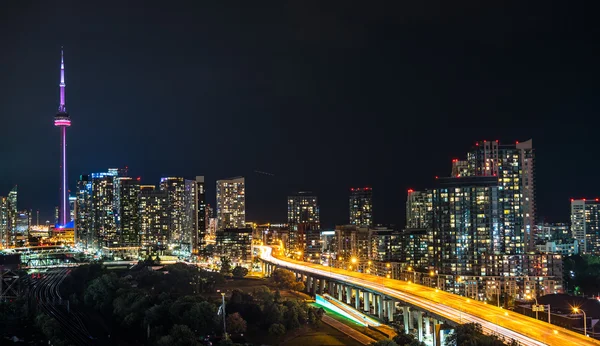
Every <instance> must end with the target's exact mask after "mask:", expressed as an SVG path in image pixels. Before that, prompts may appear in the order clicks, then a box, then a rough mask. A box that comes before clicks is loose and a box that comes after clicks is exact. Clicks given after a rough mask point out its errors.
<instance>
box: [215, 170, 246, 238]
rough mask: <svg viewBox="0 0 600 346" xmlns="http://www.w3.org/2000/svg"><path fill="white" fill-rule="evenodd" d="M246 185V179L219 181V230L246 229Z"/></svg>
mask: <svg viewBox="0 0 600 346" xmlns="http://www.w3.org/2000/svg"><path fill="white" fill-rule="evenodd" d="M245 224H246V184H245V182H244V177H235V178H230V179H222V180H217V230H222V229H226V228H244V227H245Z"/></svg>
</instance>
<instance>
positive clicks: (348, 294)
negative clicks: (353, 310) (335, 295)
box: [346, 286, 352, 306]
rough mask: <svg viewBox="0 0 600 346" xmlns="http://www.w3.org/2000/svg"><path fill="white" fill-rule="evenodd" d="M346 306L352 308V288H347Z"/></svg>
mask: <svg viewBox="0 0 600 346" xmlns="http://www.w3.org/2000/svg"><path fill="white" fill-rule="evenodd" d="M346 304H348V305H350V306H352V287H350V286H346Z"/></svg>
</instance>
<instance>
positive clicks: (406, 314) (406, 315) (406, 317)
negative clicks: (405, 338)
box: [402, 306, 410, 334]
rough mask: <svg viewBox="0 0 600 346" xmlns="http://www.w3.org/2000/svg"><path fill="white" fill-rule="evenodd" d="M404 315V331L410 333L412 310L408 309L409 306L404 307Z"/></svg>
mask: <svg viewBox="0 0 600 346" xmlns="http://www.w3.org/2000/svg"><path fill="white" fill-rule="evenodd" d="M402 316H403V319H404V332H405V333H406V334H408V331H409V326H408V322H409V321H410V310H408V306H403V307H402Z"/></svg>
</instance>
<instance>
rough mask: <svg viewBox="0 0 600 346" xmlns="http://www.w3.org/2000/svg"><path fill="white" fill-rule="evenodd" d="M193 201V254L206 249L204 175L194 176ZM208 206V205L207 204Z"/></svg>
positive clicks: (206, 224) (206, 229)
mask: <svg viewBox="0 0 600 346" xmlns="http://www.w3.org/2000/svg"><path fill="white" fill-rule="evenodd" d="M194 184H195V188H196V190H195V196H194V202H195V204H196V210H195V212H196V225H195V230H194V239H193V247H192V252H193V253H194V254H200V255H202V254H204V250H205V249H206V237H207V232H208V217H207V211H208V209H207V205H206V190H205V187H206V186H205V185H204V176H196V180H195V181H194ZM209 207H210V206H209Z"/></svg>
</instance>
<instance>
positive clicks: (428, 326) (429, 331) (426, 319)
mask: <svg viewBox="0 0 600 346" xmlns="http://www.w3.org/2000/svg"><path fill="white" fill-rule="evenodd" d="M429 335H431V326H430V325H429V317H425V336H429Z"/></svg>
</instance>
